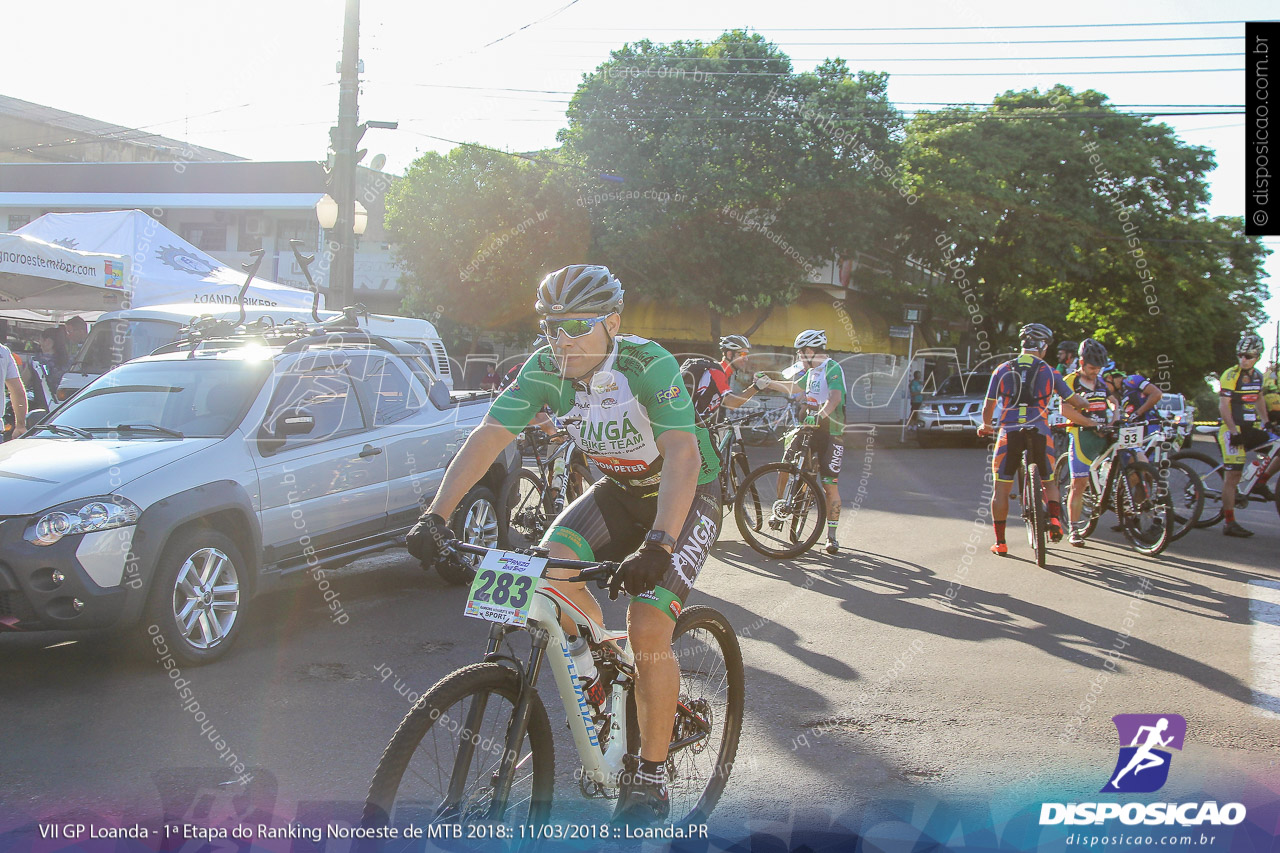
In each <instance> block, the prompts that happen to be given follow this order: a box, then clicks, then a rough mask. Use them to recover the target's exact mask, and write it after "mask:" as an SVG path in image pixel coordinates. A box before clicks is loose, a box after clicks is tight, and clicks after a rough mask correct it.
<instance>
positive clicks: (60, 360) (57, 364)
mask: <svg viewBox="0 0 1280 853" xmlns="http://www.w3.org/2000/svg"><path fill="white" fill-rule="evenodd" d="M37 358H39V359H40V361H41V362H43V363H44V365H45V366H46V367H47V368H48V369H49V378H48V382H49V390H50V391H53V390H54V389H56V388H57V387H58V383H60V382H61V381H62V375H63V374H64V373H66V372H67V368H68V367H70V366H71V353H70V350H69V347H68V337H67V331H66V329H65V328H63V327H62V326H54V327H52V328H49V329H45V330H44V331H43V332H41V333H40V355H39V356H37ZM51 402H52V401H45V405H46V406H48V405H49V404H50V403H51Z"/></svg>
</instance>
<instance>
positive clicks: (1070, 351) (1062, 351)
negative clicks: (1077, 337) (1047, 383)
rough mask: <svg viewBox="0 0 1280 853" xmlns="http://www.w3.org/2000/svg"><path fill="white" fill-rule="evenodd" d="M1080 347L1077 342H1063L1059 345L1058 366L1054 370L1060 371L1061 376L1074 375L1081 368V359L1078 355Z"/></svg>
mask: <svg viewBox="0 0 1280 853" xmlns="http://www.w3.org/2000/svg"><path fill="white" fill-rule="evenodd" d="M1079 346H1080V345H1079V344H1078V343H1076V342H1075V341H1063V342H1062V343H1060V344H1058V366H1057V367H1056V368H1054V369H1055V370H1057V371H1058V375H1059V376H1066V375H1067V374H1068V373H1074V372H1075V371H1076V368H1077V367H1079V366H1080V359H1079V357H1078V356H1077V355H1076V350H1077V349H1078V348H1079Z"/></svg>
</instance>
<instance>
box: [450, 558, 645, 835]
mask: <svg viewBox="0 0 1280 853" xmlns="http://www.w3.org/2000/svg"><path fill="white" fill-rule="evenodd" d="M566 611H567V612H569V613H570V614H571V617H570V618H571V619H572V621H573V622H574V623H575V624H577V625H579V627H585V628H586V629H587V630H588V631H590V635H591V641H592V642H593V643H595V644H596V645H597V646H604V645H608V646H609V648H610V651H611V652H612V653H613V654H614V655H615V657H616V660H617V663H618V664H619V668H620V669H622V670H623V671H624V672H630V673H634V671H635V657H634V655H633V654H632V652H631V649H630V646H629V645H628V646H626V647H622V646H619V645H618V643H617V642H616V641H617V640H620V639H623V638H624V637H625V636H626V635H625V634H611V633H609V632H608V631H606V630H605V629H604V628H603V627H602V626H601V625H599V624H598V623H596V622H595V621H594V620H592V619H591V618H590V617H589V616H587V615H586V614H585V613H583V612H582V611H581V610H579V609H578V608H577V607H576V606H574V605H573V603H572V602H570V601H569V600H568V599H567V598H565V597H564V596H563V595H561V594H560V593H558V592H557V591H555V590H554V589H553V588H551V586H550V585H549V584H547V582H546V579H543V580H542V581H539V583H538V585H537V587H536V588H535V589H534V592H533V596H532V598H531V600H530V603H529V620H528V624H527V625H526V627H525V628H523V629H521V628H515V627H512V626H508V625H501V624H496V623H495V624H493V625H492V627H491V628H490V631H489V644H488V648H487V650H486V652H485V655H484V660H485V662H491V661H501V660H512V658H511V657H510V656H509V655H505V654H503V653H502V651H501V646H502V640H503V638H504V637H505V636H506V634H507V633H508V632H510V631H517V630H527V631H528V632H529V635H530V637H531V638H532V640H533V650H532V652H531V654H530V659H529V664H528V666H527V667H522V668H521V674H522V676H523V680H524V688H523V690H522V691H521V695H520V700H519V702H518V704H517V705H516V710H515V714H514V715H513V717H512V723H511V726H510V727H509V730H508V732H507V743H506V745H505V751H504V752H503V756H502V762H501V765H500V768H499V771H498V779H499V780H500V781H499V789H498V790H497V791H495V792H494V802H493V806H492V807H491V810H490V812H491V815H490V816H491V817H495V818H500V817H501V816H502V815H503V813H505V811H506V807H507V797H508V796H509V795H510V788H511V781H512V779H513V777H514V770H515V760H516V756H518V755H519V750H520V743H521V742H522V741H523V740H524V736H525V732H526V730H527V726H528V720H529V695H530V691H534V690H536V689H537V687H536V685H537V681H538V675H539V673H540V672H541V669H542V664H543V663H544V661H545V662H546V663H547V664H548V665H549V666H550V668H551V673H552V676H553V678H554V679H555V683H556V689H557V691H558V692H559V693H560V699H561V701H562V702H563V704H564V711H565V717H566V719H567V720H568V722H569V731H570V733H571V734H572V736H573V743H574V746H575V747H576V748H577V750H578V757H579V758H580V759H581V761H582V767H583V780H584V782H585V781H588V780H589V781H592V782H595V783H597V784H600V785H610V786H613V785H617V783H618V782H617V780H618V774H620V773H621V772H622V757H623V755H624V754H625V753H626V750H627V742H626V741H627V739H626V731H627V696H626V691H624V690H623V688H622V684H620V683H617V682H615V683H614V684H613V685H611V690H610V703H609V707H610V712H611V713H610V723H609V744H608V746H607V748H606V749H605V750H604V751H603V752H602V751H601V749H600V735H599V733H598V732H597V730H596V725H595V721H594V720H593V719H592V718H591V710H590V706H589V705H588V703H587V697H586V696H585V695H584V694H583V692H582V687H581V686H580V685H579V683H578V676H577V671H576V670H575V668H574V665H573V659H572V657H571V656H570V654H569V640H568V637H567V636H566V635H565V633H564V629H563V628H561V627H560V615H561V613H563V612H566ZM556 648H558V649H559V654H557V653H556V651H555V650H556ZM548 650H550V654H548ZM516 663H517V665H518V664H519V662H518V661H516ZM486 704H487V703H486V702H485V701H484V700H483V699H476V700H473V702H472V705H471V708H470V710H469V711H468V714H467V722H466V727H467V728H466V730H467V731H472V732H474V731H479V729H480V726H481V722H482V721H483V719H484V712H485V705H486ZM474 752H475V744H474V743H472V742H471V741H470V740H469V739H467V738H463V739H462V743H461V744H460V747H459V750H458V755H457V757H456V758H455V761H454V770H453V775H452V776H451V777H450V782H449V793H448V798H447V801H446V803H447V804H448V805H450V806H452V805H456V804H457V802H458V801H459V800H461V798H462V794H463V787H464V785H465V783H466V778H467V772H468V768H469V767H470V765H471V758H472V756H473V755H474Z"/></svg>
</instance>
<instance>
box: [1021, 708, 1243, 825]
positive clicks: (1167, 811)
mask: <svg viewBox="0 0 1280 853" xmlns="http://www.w3.org/2000/svg"><path fill="white" fill-rule="evenodd" d="M1111 719H1112V721H1113V722H1114V723H1115V724H1116V732H1117V733H1118V734H1119V736H1120V755H1119V757H1118V758H1117V759H1116V766H1115V769H1114V770H1112V771H1111V775H1110V777H1109V778H1108V781H1107V784H1106V785H1104V786H1103V788H1102V790H1101V791H1100V792H1099V793H1103V794H1110V793H1117V794H1150V793H1152V792H1154V791H1159V790H1160V789H1161V788H1163V787H1164V784H1165V782H1167V781H1168V780H1169V767H1170V764H1171V762H1172V760H1173V754H1172V753H1171V752H1170V751H1169V750H1170V749H1176V750H1179V751H1181V750H1182V745H1183V743H1184V742H1185V740H1186V737H1187V721H1186V719H1185V718H1183V717H1182V716H1181V715H1179V714H1117V715H1116V716H1114V717H1112V718H1111ZM1113 818H1119V819H1120V822H1121V823H1123V824H1125V825H1126V826H1134V825H1136V824H1145V825H1147V826H1160V825H1164V826H1172V825H1173V824H1175V823H1176V824H1178V825H1179V826H1200V825H1202V824H1208V825H1211V826H1235V825H1236V824H1238V823H1240V822H1242V821H1243V820H1244V818H1245V807H1244V805H1243V804H1241V803H1226V804H1224V805H1221V806H1219V805H1218V804H1217V803H1216V802H1214V801H1212V800H1210V801H1208V802H1205V803H1042V804H1041V806H1040V825H1041V826H1051V825H1054V824H1066V825H1068V826H1080V825H1090V824H1092V825H1098V824H1103V823H1106V822H1107V821H1108V820H1112V819H1113Z"/></svg>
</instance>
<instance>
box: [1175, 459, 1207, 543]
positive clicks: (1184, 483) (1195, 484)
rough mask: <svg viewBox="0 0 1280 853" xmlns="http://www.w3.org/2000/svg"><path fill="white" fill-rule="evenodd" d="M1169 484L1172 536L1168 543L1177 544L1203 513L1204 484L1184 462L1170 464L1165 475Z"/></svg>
mask: <svg viewBox="0 0 1280 853" xmlns="http://www.w3.org/2000/svg"><path fill="white" fill-rule="evenodd" d="M1166 476H1167V477H1168V482H1169V498H1170V499H1171V500H1172V501H1173V535H1172V536H1171V537H1169V541H1170V542H1177V541H1178V540H1179V539H1181V538H1182V537H1183V536H1186V535H1187V533H1188V532H1189V531H1190V530H1191V529H1192V528H1193V527H1195V525H1196V522H1197V521H1199V520H1200V514H1201V513H1202V512H1204V484H1203V483H1201V482H1200V475H1199V474H1197V473H1196V472H1195V470H1194V469H1192V467H1191V466H1190V465H1188V464H1186V463H1185V462H1170V463H1169V468H1168V473H1167V475H1166Z"/></svg>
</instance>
